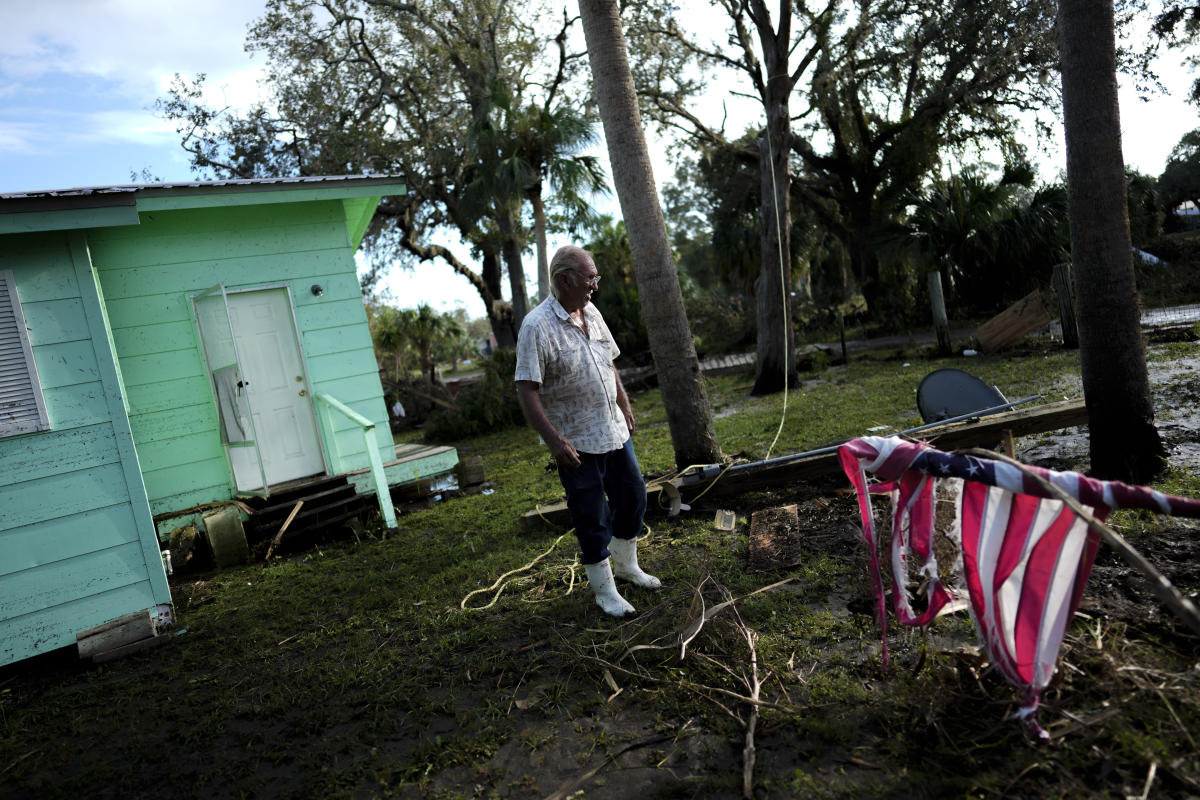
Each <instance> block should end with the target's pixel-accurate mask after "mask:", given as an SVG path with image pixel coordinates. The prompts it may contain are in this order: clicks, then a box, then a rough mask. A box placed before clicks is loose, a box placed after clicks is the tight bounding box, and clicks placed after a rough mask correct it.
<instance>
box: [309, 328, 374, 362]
mask: <svg viewBox="0 0 1200 800" xmlns="http://www.w3.org/2000/svg"><path fill="white" fill-rule="evenodd" d="M301 338H302V339H303V347H304V352H305V354H306V355H310V356H323V355H329V354H330V353H343V354H345V356H344V357H347V358H360V359H362V360H363V361H364V362H365V361H368V360H369V361H370V362H371V364H372V365H375V345H374V344H373V343H372V342H371V332H370V330H368V329H367V326H366V325H345V326H342V327H340V328H326V329H324V330H320V331H303V332H302V333H301ZM378 368H379V367H378V366H377V365H376V366H375V369H378Z"/></svg>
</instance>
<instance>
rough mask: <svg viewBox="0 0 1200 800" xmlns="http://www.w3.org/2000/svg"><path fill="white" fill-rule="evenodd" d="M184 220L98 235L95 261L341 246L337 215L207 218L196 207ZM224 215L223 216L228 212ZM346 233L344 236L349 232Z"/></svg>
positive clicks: (133, 263) (150, 261)
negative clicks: (134, 232)
mask: <svg viewBox="0 0 1200 800" xmlns="http://www.w3.org/2000/svg"><path fill="white" fill-rule="evenodd" d="M156 216H175V217H179V216H183V217H185V218H186V219H183V220H180V224H179V225H175V224H172V225H170V226H163V225H154V226H143V227H142V230H141V234H142V235H141V236H138V237H124V238H111V239H101V238H99V237H93V246H92V260H93V261H94V262H95V263H96V264H97V265H98V266H100V268H101V269H108V268H110V267H112V268H118V267H119V268H122V269H130V268H135V267H147V266H153V265H155V264H181V263H187V262H192V261H208V260H219V259H224V258H229V257H231V256H259V255H274V254H277V253H301V252H308V251H312V250H328V249H330V248H334V247H337V245H338V240H337V235H338V230H337V228H338V226H337V222H336V221H335V220H330V219H321V218H319V217H309V218H308V219H305V220H301V221H300V222H298V223H294V224H288V223H286V222H284V221H283V220H281V219H279V218H273V217H269V216H261V215H259V216H258V217H257V218H256V219H253V220H250V221H249V224H247V221H246V220H242V221H240V222H239V220H237V219H236V218H235V219H215V220H214V219H204V218H203V217H211V216H213V215H204V214H202V213H201V212H190V213H188V214H185V215H178V214H175V215H156ZM222 216H223V215H222ZM343 238H344V235H343Z"/></svg>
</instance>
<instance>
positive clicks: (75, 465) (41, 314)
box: [0, 233, 170, 664]
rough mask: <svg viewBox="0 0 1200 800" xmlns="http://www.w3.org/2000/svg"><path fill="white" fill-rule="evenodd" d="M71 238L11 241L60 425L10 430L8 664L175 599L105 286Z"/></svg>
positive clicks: (6, 243) (0, 534) (2, 579)
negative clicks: (124, 395)
mask: <svg viewBox="0 0 1200 800" xmlns="http://www.w3.org/2000/svg"><path fill="white" fill-rule="evenodd" d="M71 236H72V235H71V234H63V233H47V234H28V235H15V236H6V237H3V240H2V243H0V269H9V270H12V271H13V274H14V277H15V283H16V287H17V294H18V296H19V298H20V300H21V305H22V310H23V311H24V315H25V322H26V326H27V329H28V331H29V338H30V344H31V346H32V349H33V356H34V361H35V363H36V364H37V369H38V374H39V377H40V381H41V385H42V390H43V392H44V397H45V401H46V413H47V417H48V420H49V426H50V427H49V430H46V431H41V432H37V433H28V434H24V435H21V436H15V437H5V438H0V664H6V663H10V662H12V661H17V660H20V659H23V658H27V657H29V656H32V655H36V654H38V653H42V652H46V651H49V650H53V649H57V648H59V647H65V646H68V645H72V644H74V643H75V634H76V633H78V632H79V631H82V630H87V629H89V628H92V627H95V626H97V625H100V624H103V623H105V622H108V621H109V620H112V619H116V618H118V617H120V616H123V615H125V614H128V613H131V612H134V611H140V610H142V609H149V608H152V607H153V606H154V605H156V604H157V603H165V602H169V601H170V591H169V589H168V587H167V583H166V577H165V575H164V574H163V571H162V562H161V561H160V560H158V547H157V540H155V539H154V535H153V525H152V522H151V520H150V512H149V506H148V504H147V503H146V499H145V495H144V492H143V491H142V490H141V478H140V475H139V474H138V468H137V463H136V458H135V457H134V455H133V448H132V441H131V439H130V436H129V428H128V424H127V421H126V420H125V417H124V408H123V405H122V402H121V397H120V388H119V384H118V382H117V379H116V370H115V362H114V360H113V357H112V354H111V350H110V349H109V346H108V341H107V339H106V338H105V334H104V322H103V318H102V317H103V314H102V311H101V307H100V303H99V298H98V296H97V293H96V287H95V283H94V282H91V283H90V285H89V283H88V279H90V278H91V273H90V269H89V268H88V266H87V264H86V262H85V263H83V264H79V263H77V259H78V258H79V257H82V258H84V259H86V251H84V250H82V248H80V247H78V246H77V245H78V241H77V242H76V245H72V244H71ZM75 236H76V237H78V235H75ZM122 437H124V439H122ZM123 447H124V450H123ZM147 540H149V541H147Z"/></svg>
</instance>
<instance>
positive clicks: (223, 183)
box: [0, 175, 406, 201]
mask: <svg viewBox="0 0 1200 800" xmlns="http://www.w3.org/2000/svg"><path fill="white" fill-rule="evenodd" d="M405 180H406V179H405V178H404V177H402V176H399V175H324V176H309V177H294V178H238V179H234V180H219V181H185V182H174V183H126V184H117V185H113V186H76V187H72V188H69V189H45V190H37V191H25V192H0V201H19V200H41V199H48V198H59V197H61V198H68V197H71V198H84V197H95V198H100V197H104V196H113V195H127V194H136V193H138V192H152V193H154V194H161V193H175V192H180V191H187V190H197V189H198V190H205V189H216V188H228V189H234V190H242V191H245V190H247V189H250V190H253V189H264V188H267V189H270V188H287V187H292V186H297V185H312V184H329V183H365V184H371V183H397V182H404V181H405Z"/></svg>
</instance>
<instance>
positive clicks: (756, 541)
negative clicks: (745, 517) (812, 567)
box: [746, 503, 803, 572]
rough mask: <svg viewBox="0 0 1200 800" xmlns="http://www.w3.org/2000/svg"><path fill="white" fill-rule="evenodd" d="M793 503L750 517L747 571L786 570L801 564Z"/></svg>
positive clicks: (796, 515)
mask: <svg viewBox="0 0 1200 800" xmlns="http://www.w3.org/2000/svg"><path fill="white" fill-rule="evenodd" d="M796 509H797V506H796V504H795V503H793V504H791V505H786V506H780V507H778V508H766V509H763V510H761V511H755V512H754V513H753V514H752V515H751V516H750V532H749V533H748V534H747V537H748V541H749V548H750V549H749V556H748V563H747V565H746V571H747V572H767V571H769V570H774V569H788V568H790V567H794V566H796V565H797V564H799V563H801V561H802V560H803V553H802V548H801V541H800V516H799V514H797V512H796Z"/></svg>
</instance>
